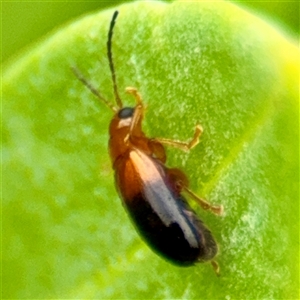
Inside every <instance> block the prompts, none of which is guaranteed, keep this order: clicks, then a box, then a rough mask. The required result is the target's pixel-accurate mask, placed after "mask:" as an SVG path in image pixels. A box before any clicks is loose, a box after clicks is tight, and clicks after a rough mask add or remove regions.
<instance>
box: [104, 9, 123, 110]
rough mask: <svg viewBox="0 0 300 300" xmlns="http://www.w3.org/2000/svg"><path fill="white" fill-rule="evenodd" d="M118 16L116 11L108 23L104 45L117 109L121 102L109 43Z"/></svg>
mask: <svg viewBox="0 0 300 300" xmlns="http://www.w3.org/2000/svg"><path fill="white" fill-rule="evenodd" d="M118 14H119V12H118V11H117V10H116V11H115V12H114V14H113V16H112V19H111V21H110V25H109V31H108V39H107V44H106V45H107V57H108V62H109V68H110V72H111V77H112V81H113V85H114V94H115V99H116V103H117V105H118V107H119V108H121V107H122V106H123V105H122V101H121V98H120V96H119V93H118V88H117V83H116V73H115V67H114V63H113V58H112V52H111V41H112V36H113V29H114V26H115V23H116V19H117V16H118Z"/></svg>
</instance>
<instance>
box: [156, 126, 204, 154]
mask: <svg viewBox="0 0 300 300" xmlns="http://www.w3.org/2000/svg"><path fill="white" fill-rule="evenodd" d="M202 132H203V128H202V126H201V125H199V124H198V125H196V128H195V132H194V136H193V138H192V140H191V141H189V142H182V141H174V140H170V139H165V138H154V139H153V140H155V141H157V142H159V143H162V144H164V145H168V146H173V147H176V148H179V149H181V150H183V151H189V150H190V149H192V148H194V147H195V146H196V145H197V144H198V143H199V137H200V135H201V133H202Z"/></svg>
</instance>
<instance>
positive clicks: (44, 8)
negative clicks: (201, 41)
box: [1, 0, 299, 62]
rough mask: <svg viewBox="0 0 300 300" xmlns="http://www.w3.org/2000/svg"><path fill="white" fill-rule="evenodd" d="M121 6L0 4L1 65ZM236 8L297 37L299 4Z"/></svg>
mask: <svg viewBox="0 0 300 300" xmlns="http://www.w3.org/2000/svg"><path fill="white" fill-rule="evenodd" d="M122 2H127V1H120V0H112V1H96V2H92V1H82V2H74V1H65V2H59V1H51V2H49V1H31V2H25V1H24V2H23V1H7V2H1V20H2V24H1V25H2V28H1V30H2V43H1V45H2V49H1V50H2V51H1V52H2V55H1V62H4V61H6V60H8V59H13V58H14V56H15V55H16V54H17V53H18V52H20V51H22V49H24V48H25V47H26V46H27V45H30V44H32V43H33V42H35V41H37V40H39V39H40V38H41V37H43V36H44V35H46V34H47V33H49V31H52V30H55V28H57V27H59V26H60V25H61V24H63V23H65V22H68V21H70V20H72V19H74V18H77V17H79V16H80V15H83V14H88V13H89V12H92V11H95V10H99V9H104V8H106V7H112V6H115V5H117V4H119V3H122ZM231 2H235V1H231ZM235 4H236V5H238V6H240V7H243V8H245V9H247V10H249V11H251V12H253V13H254V14H256V15H257V16H259V17H262V18H264V19H267V20H268V21H269V22H271V23H273V24H274V25H275V26H277V27H279V28H282V30H283V31H284V32H286V34H287V35H289V36H291V37H294V38H297V37H298V34H299V1H274V0H273V1H239V2H235Z"/></svg>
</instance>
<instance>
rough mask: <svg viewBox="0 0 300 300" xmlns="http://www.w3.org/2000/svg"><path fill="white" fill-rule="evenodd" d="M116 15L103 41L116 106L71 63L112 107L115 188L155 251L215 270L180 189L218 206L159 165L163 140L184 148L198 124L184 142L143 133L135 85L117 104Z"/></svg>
mask: <svg viewBox="0 0 300 300" xmlns="http://www.w3.org/2000/svg"><path fill="white" fill-rule="evenodd" d="M117 16H118V11H115V13H114V15H113V17H112V20H111V23H110V27H109V32H108V41H107V55H108V61H109V66H110V70H111V75H112V82H113V87H114V95H115V100H116V104H117V108H116V107H114V105H112V104H111V103H110V102H109V101H107V100H106V99H105V98H104V97H103V96H102V95H101V94H100V93H99V91H98V90H97V89H96V88H94V87H93V86H92V85H91V83H90V82H88V81H87V80H86V79H85V78H84V77H83V76H82V74H81V73H80V72H79V71H78V69H77V68H73V71H74V73H75V75H76V76H77V77H78V79H79V80H80V81H82V82H83V83H84V84H85V85H86V86H87V87H88V88H89V89H90V90H91V91H92V92H93V93H94V94H95V95H96V96H97V97H98V98H99V99H100V100H101V101H102V102H103V103H104V104H105V105H106V106H108V107H109V108H110V109H111V110H113V112H114V117H113V119H112V121H111V122H110V126H109V134H110V139H109V153H110V158H111V162H112V165H113V169H114V171H115V183H116V187H117V190H118V193H119V195H120V198H121V199H122V202H123V205H124V207H125V209H126V210H127V212H128V214H129V216H130V218H131V220H132V222H133V224H134V226H135V228H136V230H137V231H138V232H139V234H140V235H141V237H142V238H143V240H144V241H145V242H146V243H147V244H148V245H149V246H150V248H152V249H153V250H154V251H155V252H156V253H157V254H159V255H160V256H162V257H163V258H165V259H166V260H168V261H170V262H171V263H173V264H176V265H179V266H190V265H194V264H195V263H197V262H205V261H211V263H212V265H213V267H214V269H215V272H216V273H217V274H219V266H218V264H217V262H216V261H214V260H212V259H213V258H214V257H215V255H216V254H217V252H218V246H217V243H216V242H215V240H214V238H213V236H212V234H211V232H210V231H209V229H208V228H207V227H206V226H205V225H204V224H203V222H202V221H201V220H200V219H199V217H198V216H197V215H196V213H195V212H194V211H193V210H192V208H191V207H190V205H189V204H188V203H187V201H186V200H185V198H184V197H183V196H182V192H185V193H187V194H188V195H189V196H190V197H191V198H193V199H194V200H196V201H197V202H198V203H199V204H200V206H201V207H202V208H204V209H206V210H211V211H212V212H214V213H215V214H218V215H220V214H221V213H222V210H223V207H222V206H213V205H211V204H209V203H208V202H206V201H205V200H203V199H201V198H199V197H198V196H197V195H195V194H194V193H193V192H192V191H191V190H190V189H189V188H188V179H187V177H186V175H185V174H184V173H183V172H182V171H181V170H179V169H177V168H168V167H166V166H165V162H166V153H165V149H164V147H163V144H166V145H171V146H174V147H177V148H180V149H183V150H186V151H187V150H189V149H191V148H193V147H194V146H196V145H197V144H198V142H199V136H200V135H201V132H202V127H201V126H200V125H197V126H196V129H195V133H194V137H193V138H192V140H191V141H190V142H180V141H172V140H168V139H158V138H148V137H146V135H145V134H144V132H143V131H142V120H143V114H144V106H143V101H142V98H141V95H140V94H139V93H138V91H137V90H136V89H135V88H132V87H128V88H126V91H127V92H128V93H130V94H132V95H133V96H134V97H135V100H136V105H135V107H123V104H122V101H121V99H120V96H119V93H118V89H117V84H116V76H115V70H114V65H113V59H112V52H111V41H112V35H113V28H114V25H115V20H116V18H117Z"/></svg>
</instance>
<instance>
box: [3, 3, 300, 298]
mask: <svg viewBox="0 0 300 300" xmlns="http://www.w3.org/2000/svg"><path fill="white" fill-rule="evenodd" d="M119 11H120V16H119V18H118V20H117V24H116V27H115V31H114V38H113V56H114V64H115V67H116V73H117V80H118V86H119V89H120V93H121V97H122V99H123V101H124V103H125V104H126V105H133V104H134V102H133V99H131V98H130V97H129V96H128V95H126V94H125V92H123V91H124V88H125V87H127V86H135V87H137V88H138V89H139V91H140V92H141V94H142V96H143V98H144V101H145V103H146V105H147V111H146V116H145V121H144V129H145V132H146V133H147V135H148V136H153V137H166V138H172V139H179V140H186V139H188V138H189V137H191V136H192V134H193V129H194V126H195V125H196V124H197V123H201V125H202V126H203V128H204V133H203V135H202V137H201V143H200V144H199V145H198V146H197V147H196V148H195V149H193V150H192V151H190V152H189V153H182V152H180V150H176V149H168V152H167V153H168V163H167V165H168V166H172V167H175V166H176V167H180V168H181V169H182V170H184V171H185V173H186V174H187V175H188V176H189V178H190V186H191V189H192V190H194V191H195V192H196V193H197V194H199V195H200V196H203V197H205V198H207V199H209V200H210V201H211V202H213V203H219V204H222V205H223V206H224V208H225V215H224V216H223V217H217V216H214V215H211V214H209V213H207V212H203V211H202V210H201V209H200V208H197V207H196V206H195V205H194V204H192V206H193V207H194V208H195V209H196V210H197V212H198V213H199V216H201V219H202V220H203V221H204V222H205V223H206V224H207V226H208V227H209V228H210V229H211V231H212V232H213V234H214V236H215V238H216V240H217V241H218V244H219V247H220V253H219V255H218V258H217V260H218V262H219V264H220V266H221V273H222V276H221V277H219V278H217V277H216V276H215V274H214V272H213V270H212V269H211V267H210V266H209V264H199V265H197V266H195V267H191V268H179V267H175V266H173V265H170V264H169V263H167V262H165V261H164V260H162V259H161V258H159V257H158V256H157V255H155V254H154V253H153V252H152V251H151V250H150V249H149V248H148V247H147V246H146V245H145V244H144V243H143V242H142V241H141V239H140V237H139V236H138V235H137V233H136V232H135V230H134V228H133V226H132V225H131V224H130V221H129V219H128V217H127V216H126V213H125V212H124V210H123V208H122V205H121V202H120V200H119V199H118V196H117V193H116V191H115V187H114V183H113V171H112V169H111V163H110V160H109V155H108V151H107V141H108V124H109V121H110V119H111V117H112V114H111V112H110V111H109V110H108V109H107V108H106V107H105V106H104V105H103V104H101V103H99V102H98V100H97V99H95V97H94V96H93V95H92V94H91V93H90V91H88V90H87V89H86V88H85V87H84V86H83V85H82V84H81V83H80V82H79V81H78V80H77V79H76V78H75V76H74V74H73V73H72V72H71V67H72V66H77V67H78V68H79V69H80V70H81V71H82V73H83V74H84V75H85V77H86V78H88V79H89V80H91V82H93V84H94V85H95V86H97V87H99V90H100V91H101V93H102V94H103V95H105V97H106V98H108V99H113V93H112V84H111V79H110V73H109V67H108V62H107V58H106V39H107V30H108V26H109V22H110V18H111V16H112V12H113V11H112V10H107V11H102V12H100V13H98V14H94V15H91V16H87V17H85V18H83V19H81V20H79V21H77V22H74V23H73V24H71V25H69V26H68V27H65V28H63V29H61V30H60V31H58V32H57V33H56V34H55V35H53V36H51V37H48V38H47V39H45V40H44V41H43V42H42V43H41V44H40V45H37V46H36V47H35V48H34V49H32V50H31V51H30V52H29V53H27V54H26V55H24V57H23V58H21V59H19V60H18V61H16V62H15V63H14V64H12V65H10V66H6V68H5V70H4V74H3V83H2V96H3V129H2V139H3V154H2V158H3V175H4V176H3V203H2V208H3V214H2V216H3V228H2V231H3V255H2V258H3V269H2V271H3V291H2V294H3V295H2V296H3V298H18V299H20V298H39V299H42V298H90V299H96V298H97V299H119V298H124V299H125V298H139V299H148V298H164V299H170V298H181V299H193V298H197V299H219V298H220V299H241V298H243V299H275V298H276V299H296V298H297V293H298V286H297V284H298V279H297V278H298V272H299V260H298V258H299V252H298V251H299V248H298V247H299V173H298V170H299V160H298V157H299V151H298V147H299V124H298V121H299V114H298V111H299V109H298V108H299V94H298V92H299V52H298V49H297V48H296V47H295V46H294V45H293V44H291V43H290V42H289V41H287V40H285V39H284V37H282V36H281V35H280V34H279V33H278V32H276V31H275V30H274V29H272V28H271V27H269V26H268V25H267V24H266V23H264V22H262V21H261V20H259V19H257V18H256V17H254V16H252V15H250V14H248V13H246V12H245V11H243V10H241V9H238V8H237V7H235V6H234V5H232V4H229V3H225V2H189V3H183V2H175V3H172V4H170V3H168V4H165V3H160V2H143V3H132V4H126V5H123V6H120V7H119Z"/></svg>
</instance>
